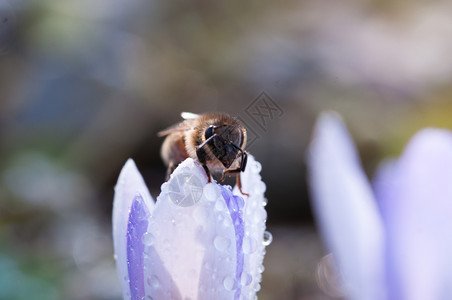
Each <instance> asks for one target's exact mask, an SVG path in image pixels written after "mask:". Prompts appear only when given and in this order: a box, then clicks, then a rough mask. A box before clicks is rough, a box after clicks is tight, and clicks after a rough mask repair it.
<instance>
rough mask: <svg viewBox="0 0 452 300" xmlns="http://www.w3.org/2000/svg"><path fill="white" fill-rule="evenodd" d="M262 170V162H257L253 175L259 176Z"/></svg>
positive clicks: (253, 168) (254, 165) (253, 167)
mask: <svg viewBox="0 0 452 300" xmlns="http://www.w3.org/2000/svg"><path fill="white" fill-rule="evenodd" d="M261 170H262V165H261V163H260V162H257V161H255V162H254V164H253V166H252V171H253V173H256V174H259V173H260V172H261Z"/></svg>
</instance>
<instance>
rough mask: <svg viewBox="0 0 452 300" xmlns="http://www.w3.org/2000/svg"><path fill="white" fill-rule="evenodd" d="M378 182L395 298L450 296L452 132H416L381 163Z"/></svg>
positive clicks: (389, 269)
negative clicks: (392, 157)
mask: <svg viewBox="0 0 452 300" xmlns="http://www.w3.org/2000/svg"><path fill="white" fill-rule="evenodd" d="M375 187H376V194H377V197H378V202H379V204H380V207H381V211H382V216H383V218H384V221H385V224H386V227H387V230H386V231H387V235H388V236H387V240H388V246H387V249H388V266H389V268H388V282H389V284H390V285H391V287H392V288H391V296H392V298H393V299H410V300H416V299H450V297H451V294H450V292H451V291H452V290H451V287H450V286H451V285H450V283H451V282H450V281H451V278H452V272H451V271H452V269H451V267H452V259H451V258H450V257H451V256H450V254H451V253H452V235H451V231H452V133H451V132H449V131H446V130H434V129H427V130H423V131H421V132H419V133H418V134H416V135H415V136H414V137H413V139H412V140H411V142H410V143H409V144H408V146H407V148H406V150H405V151H404V153H403V155H402V156H401V158H400V159H399V160H398V161H397V162H396V163H392V164H391V165H387V164H386V165H384V166H383V167H382V168H381V170H380V172H379V173H378V176H377V178H376V185H375ZM445 293H448V294H445Z"/></svg>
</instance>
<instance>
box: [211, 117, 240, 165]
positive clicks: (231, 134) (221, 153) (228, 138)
mask: <svg viewBox="0 0 452 300" xmlns="http://www.w3.org/2000/svg"><path fill="white" fill-rule="evenodd" d="M212 136H213V137H212ZM209 138H211V140H210V141H209V142H208V145H209V149H210V150H211V151H212V152H213V154H214V155H215V157H217V158H218V159H219V160H220V161H221V162H222V164H223V165H224V166H225V167H226V168H229V167H230V166H231V165H232V163H233V162H234V161H235V159H236V158H237V156H238V155H239V154H240V152H241V151H242V152H243V150H242V148H241V147H243V146H244V145H245V133H244V130H242V128H241V127H239V126H236V125H227V124H225V125H218V126H216V125H210V126H209V127H207V128H206V130H205V132H204V139H205V140H207V139H209Z"/></svg>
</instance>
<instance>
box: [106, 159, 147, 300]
mask: <svg viewBox="0 0 452 300" xmlns="http://www.w3.org/2000/svg"><path fill="white" fill-rule="evenodd" d="M137 197H138V198H140V199H141V203H144V206H145V207H146V210H147V212H148V213H149V214H152V211H153V209H154V201H153V199H152V197H151V195H150V194H149V191H148V189H147V188H146V185H145V183H144V180H143V178H142V177H141V175H140V173H139V171H138V169H137V167H136V166H135V163H134V162H133V160H132V159H129V160H128V161H127V162H126V164H125V165H124V167H123V169H122V170H121V173H120V174H119V179H118V183H117V184H116V187H115V197H114V201H113V243H114V250H115V259H116V266H117V270H118V274H119V278H120V281H121V286H122V290H123V296H124V299H131V292H130V285H129V283H130V282H129V269H128V266H127V260H128V253H127V243H128V241H127V235H128V226H129V215H130V213H131V208H132V203H133V202H134V199H136V198H137Z"/></svg>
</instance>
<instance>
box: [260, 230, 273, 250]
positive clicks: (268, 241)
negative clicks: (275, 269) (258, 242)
mask: <svg viewBox="0 0 452 300" xmlns="http://www.w3.org/2000/svg"><path fill="white" fill-rule="evenodd" d="M272 241H273V236H272V234H271V233H270V232H268V231H265V232H264V240H263V242H262V243H263V244H264V246H268V245H270V244H271V243H272Z"/></svg>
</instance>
